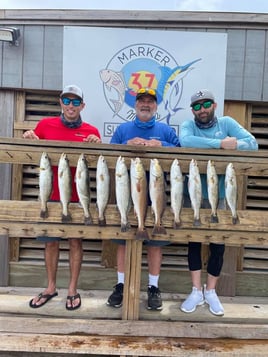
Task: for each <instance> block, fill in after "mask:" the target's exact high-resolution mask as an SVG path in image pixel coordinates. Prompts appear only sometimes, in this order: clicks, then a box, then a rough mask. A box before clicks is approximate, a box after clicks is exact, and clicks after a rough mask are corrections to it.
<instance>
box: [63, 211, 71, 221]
mask: <svg viewBox="0 0 268 357" xmlns="http://www.w3.org/2000/svg"><path fill="white" fill-rule="evenodd" d="M61 221H62V223H68V222H71V221H72V216H71V215H70V213H68V214H67V215H66V214H62V216H61Z"/></svg>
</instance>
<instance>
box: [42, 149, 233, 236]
mask: <svg viewBox="0 0 268 357" xmlns="http://www.w3.org/2000/svg"><path fill="white" fill-rule="evenodd" d="M52 181H53V173H52V167H51V164H50V159H49V157H48V154H47V153H45V152H44V153H43V154H42V156H41V160H40V175H39V187H40V193H39V197H40V201H41V211H40V216H41V217H42V218H46V217H48V209H47V202H48V200H49V198H50V195H51V191H52ZM75 184H76V189H77V193H78V197H79V201H80V204H81V206H82V208H83V211H84V222H85V224H86V225H90V224H92V217H91V214H90V210H89V207H90V179H89V171H88V163H87V160H86V157H85V155H84V154H81V155H80V157H79V159H78V162H77V166H76V172H75ZM207 185H208V199H209V202H210V205H211V222H218V217H217V205H218V176H217V173H216V169H215V165H214V163H213V162H212V161H211V160H209V161H208V164H207ZM58 186H59V195H60V202H61V206H62V222H70V221H71V215H70V213H69V210H68V205H69V202H70V200H71V195H72V189H71V187H72V176H71V170H70V166H69V160H68V157H67V155H66V154H65V153H63V154H62V155H61V157H60V160H59V163H58ZM96 190H97V199H96V204H97V208H98V220H99V225H100V226H104V225H106V220H105V209H106V207H107V204H108V201H109V190H110V174H109V168H108V165H107V162H106V160H105V158H104V156H102V155H100V156H99V158H98V162H97V169H96ZM183 190H184V177H183V174H182V171H181V168H180V164H179V161H178V159H174V160H173V162H172V164H171V167H170V205H171V209H172V212H173V216H174V228H175V229H178V228H179V227H180V225H181V210H182V206H183ZM188 191H189V196H190V200H191V205H192V209H193V211H194V225H195V226H198V225H200V208H201V203H202V186H201V178H200V173H199V168H198V164H197V161H196V160H194V159H192V160H191V162H190V165H189V181H188ZM225 192H226V201H227V203H228V206H229V207H230V209H231V212H232V219H233V223H234V224H235V223H237V222H238V217H237V210H236V206H237V184H236V175H235V171H234V167H233V164H232V163H229V164H228V165H227V167H226V175H225ZM148 193H149V197H148ZM115 195H116V203H117V207H118V210H119V213H120V217H121V231H122V232H126V231H128V230H129V229H130V228H131V226H130V223H129V221H128V213H129V211H130V208H131V206H132V204H133V206H134V212H135V216H136V217H137V222H138V229H137V234H136V236H137V238H138V239H148V238H149V236H148V233H147V231H146V228H145V218H146V213H147V208H148V200H149V199H150V201H151V209H152V213H153V216H154V227H153V231H152V234H153V235H156V234H166V230H165V228H164V227H163V225H162V222H161V218H162V215H163V212H164V210H165V207H166V195H165V177H164V172H163V170H162V167H161V165H160V162H159V160H158V159H151V162H150V170H149V187H148V183H147V175H146V171H145V169H144V166H143V163H142V160H141V159H140V158H135V159H131V163H130V174H129V171H128V167H127V165H126V162H125V159H124V158H123V157H121V156H120V157H118V159H117V162H116V167H115Z"/></svg>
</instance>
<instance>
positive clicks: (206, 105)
mask: <svg viewBox="0 0 268 357" xmlns="http://www.w3.org/2000/svg"><path fill="white" fill-rule="evenodd" d="M212 104H213V102H212V101H211V100H207V101H206V102H204V103H196V104H193V105H192V108H193V110H194V111H195V112H198V110H200V109H201V108H202V107H203V108H204V109H208V108H210V107H211V106H212Z"/></svg>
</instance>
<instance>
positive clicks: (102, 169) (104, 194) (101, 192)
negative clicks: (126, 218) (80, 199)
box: [96, 155, 110, 226]
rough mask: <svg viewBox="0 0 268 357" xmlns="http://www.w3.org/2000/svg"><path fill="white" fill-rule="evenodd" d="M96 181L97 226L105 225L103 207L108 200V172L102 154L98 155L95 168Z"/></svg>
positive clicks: (104, 207)
mask: <svg viewBox="0 0 268 357" xmlns="http://www.w3.org/2000/svg"><path fill="white" fill-rule="evenodd" d="M96 183H97V207H98V211H99V226H105V225H106V219H105V215H104V213H105V209H106V207H107V204H108V201H109V194H110V173H109V169H108V165H107V162H106V160H105V158H104V156H103V155H100V156H99V158H98V162H97V170H96Z"/></svg>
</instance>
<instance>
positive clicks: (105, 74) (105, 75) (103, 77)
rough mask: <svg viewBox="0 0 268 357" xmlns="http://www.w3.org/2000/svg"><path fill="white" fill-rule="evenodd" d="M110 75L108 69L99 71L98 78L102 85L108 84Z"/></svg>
mask: <svg viewBox="0 0 268 357" xmlns="http://www.w3.org/2000/svg"><path fill="white" fill-rule="evenodd" d="M111 76H112V73H111V71H110V70H109V69H102V70H101V71H100V78H101V80H102V81H103V82H104V83H107V82H109V80H110V79H111Z"/></svg>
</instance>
